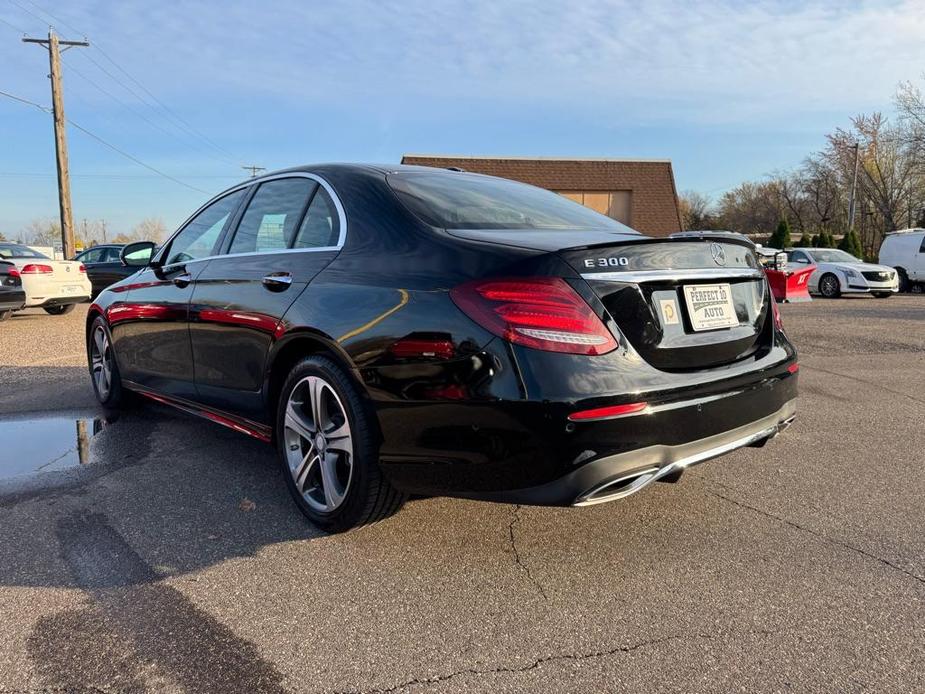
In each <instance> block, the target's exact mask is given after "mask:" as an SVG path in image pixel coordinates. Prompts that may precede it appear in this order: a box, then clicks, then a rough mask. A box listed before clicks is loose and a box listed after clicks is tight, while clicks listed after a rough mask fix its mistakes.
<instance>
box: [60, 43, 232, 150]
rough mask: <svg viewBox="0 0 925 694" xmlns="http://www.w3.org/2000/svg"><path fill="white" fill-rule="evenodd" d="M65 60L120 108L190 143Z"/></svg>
mask: <svg viewBox="0 0 925 694" xmlns="http://www.w3.org/2000/svg"><path fill="white" fill-rule="evenodd" d="M65 62H66V63H67V66H68V69H69V70H70V71H71V72H73V73H74V74H75V75H77V76H78V77H80V78H81V79H83V80H84V81H85V82H87V83H89V84H90V85H91V86H93V87H94V88H96V89H97V90H98V91H99V92H101V93H102V94H105V95H106V96H108V97H109V98H110V99H112V100H113V101H115V102H116V103H117V104H119V105H120V106H121V107H122V108H124V109H125V110H127V111H129V112H130V113H132V114H133V115H135V116H137V117H138V118H140V119H141V120H143V121H144V122H145V123H147V124H148V125H150V126H151V127H152V128H155V129H156V130H158V131H160V132H162V133H164V134H165V135H167V137H172V138H173V139H175V140H176V141H177V142H179V143H180V144H182V145H183V146H184V147H186V146H189V144H190V143H189V142H187V141H186V140H182V139H180V138H179V137H178V136H177V135H176V133H173V132H171V131H170V130H167V129H166V128H165V127H163V126H162V125H160V124H159V123H157V122H155V121H153V120H151V119H150V118H148V117H147V116H146V115H145V114H144V113H142V112H141V111H139V110H137V109H136V108H134V107H133V106H132V105H131V104H129V103H127V102H126V101H124V100H122V99H121V98H119V97H118V96H116V95H115V94H113V93H112V92H111V91H109V90H108V89H105V88H104V87H102V86H101V85H100V84H99V83H98V82H95V81H94V80H92V79H90V78H89V77H88V76H87V75H86V74H84V73H83V72H81V71H80V70H78V69H77V68H76V67H74V65H73V63H72V62H71V61H70V60H67V61H65ZM193 144H195V143H193ZM203 151H204V150H203ZM208 156H213V155H211V154H208ZM213 158H214V157H213Z"/></svg>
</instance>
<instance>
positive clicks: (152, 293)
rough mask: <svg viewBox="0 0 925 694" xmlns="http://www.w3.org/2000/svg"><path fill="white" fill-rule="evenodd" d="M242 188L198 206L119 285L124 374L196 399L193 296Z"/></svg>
mask: <svg viewBox="0 0 925 694" xmlns="http://www.w3.org/2000/svg"><path fill="white" fill-rule="evenodd" d="M245 194H246V189H238V190H236V191H234V192H231V193H229V194H227V195H225V196H223V197H221V198H219V199H218V200H216V201H214V202H211V203H210V204H209V205H207V206H206V207H204V208H203V209H202V210H200V211H199V212H197V213H196V214H195V215H194V216H193V217H192V218H191V219H190V220H189V221H188V222H187V223H186V224H185V225H184V226H183V227H182V229H181V230H180V231H179V232H177V234H175V235H174V237H173V238H172V239H171V240H170V241H168V242H167V243H166V244H165V245H164V248H163V249H161V251H160V252H159V253H158V254H157V256H155V258H154V259H153V261H152V265H151V266H149V267H146V268H145V269H144V270H142V271H141V272H140V273H139V274H138V275H137V276H136V277H135V278H134V281H132V282H131V283H130V284H128V285H126V286H120V287H117V288H115V290H114V291H116V293H117V294H120V295H121V294H123V293H125V294H126V296H125V297H124V298H122V297H121V296H120V297H119V299H118V301H117V303H116V304H115V305H114V306H113V307H112V308H111V309H110V311H109V314H108V315H109V320H110V324H111V326H112V332H113V341H114V344H115V348H116V354H117V355H118V360H119V368H120V370H121V375H122V378H123V379H126V380H129V381H132V382H134V383H136V384H138V385H141V386H144V387H146V388H150V389H153V390H156V391H158V392H161V393H165V394H168V395H173V396H176V397H182V398H189V399H195V397H196V387H195V383H194V378H193V355H192V348H191V346H190V337H189V324H188V318H189V301H190V297H192V295H193V291H194V290H195V287H196V281H197V279H198V278H199V276H200V275H201V274H202V272H203V270H204V269H205V268H206V267H207V266H208V262H209V258H210V257H211V256H213V254H214V253H215V251H216V249H217V248H218V246H219V244H220V240H221V235H222V232H223V231H224V230H225V229H226V228H227V227H228V226H229V225H230V224H231V222H232V220H233V219H234V216H235V213H236V211H237V209H238V207H239V206H240V204H241V202H242V201H243V199H244V198H245Z"/></svg>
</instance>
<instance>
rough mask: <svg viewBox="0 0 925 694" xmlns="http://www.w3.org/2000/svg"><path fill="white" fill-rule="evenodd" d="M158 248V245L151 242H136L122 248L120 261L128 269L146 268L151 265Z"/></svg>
mask: <svg viewBox="0 0 925 694" xmlns="http://www.w3.org/2000/svg"><path fill="white" fill-rule="evenodd" d="M156 248H157V244H156V243H153V242H151V241H136V242H135V243H130V244H127V245H126V246H124V247H123V248H122V251H121V252H120V253H119V260H120V261H122V264H123V265H125V266H126V267H145V266H147V265H149V264H150V263H151V257H152V256H153V255H154V251H155V249H156Z"/></svg>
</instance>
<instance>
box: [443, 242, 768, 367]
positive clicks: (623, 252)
mask: <svg viewBox="0 0 925 694" xmlns="http://www.w3.org/2000/svg"><path fill="white" fill-rule="evenodd" d="M447 233H449V234H451V235H453V236H457V237H460V238H465V239H469V240H475V241H484V242H486V243H491V244H496V245H497V244H500V245H506V246H513V247H517V248H523V249H531V250H536V251H539V252H541V253H543V252H545V253H553V254H555V255H557V256H558V257H560V258H561V259H563V260H564V261H565V262H566V263H567V264H568V265H569V266H570V267H571V268H572V269H573V270H574V271H576V272H577V273H579V274H580V275H581V276H582V278H583V279H584V280H585V281H586V282H587V283H588V285H590V287H591V289H592V290H593V292H594V294H595V295H596V296H597V297H598V298H599V299H600V301H601V303H602V304H603V305H604V308H605V309H606V310H607V312H608V313H609V314H610V317H611V318H613V320H614V322H615V323H616V325H617V326H618V327H619V329H620V332H621V333H622V334H623V336H624V337H625V338H626V340H628V341H629V343H630V344H631V345H632V346H633V347H634V348H635V349H636V351H637V352H639V354H640V355H641V356H642V357H643V358H644V359H645V360H646V361H647V362H649V363H650V364H651V365H652V366H655V367H656V368H659V369H663V370H696V369H704V368H711V367H716V366H721V365H723V364H728V363H732V362H735V361H737V360H740V359H744V358H746V357H748V356H750V355H752V354H754V353H756V352H757V351H759V350H761V349H762V348H769V347H770V343H771V335H772V333H771V331H772V329H773V328H772V327H771V318H770V310H771V309H770V301H772V300H773V299H772V297H771V295H770V291H769V289H768V285H767V281H766V279H765V275H764V272H763V271H762V269H761V267H760V264H759V262H758V259H757V257H756V255H755V252H754V249H753V247H752V246H751V245H750V244H749V243H748V242H747V241H743V240H738V239H730V238H729V237H728V236H724V237H710V236H704V237H698V238H649V237H646V236H643V235H641V234H638V233H635V232H610V231H598V230H568V231H559V230H530V229H517V230H468V229H467V230H458V229H453V230H448V231H447Z"/></svg>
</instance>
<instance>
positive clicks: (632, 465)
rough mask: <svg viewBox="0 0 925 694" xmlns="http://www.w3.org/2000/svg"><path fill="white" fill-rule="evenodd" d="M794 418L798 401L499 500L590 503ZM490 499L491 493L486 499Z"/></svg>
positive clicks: (763, 438)
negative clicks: (720, 430) (741, 422)
mask: <svg viewBox="0 0 925 694" xmlns="http://www.w3.org/2000/svg"><path fill="white" fill-rule="evenodd" d="M795 416H796V401H795V400H791V401H789V402H788V403H786V404H785V405H784V407H782V408H781V409H780V410H778V411H777V412H774V413H773V414H771V415H768V416H767V417H762V418H761V419H758V420H756V421H754V422H751V423H749V424H746V425H744V426H740V427H736V428H735V429H730V430H729V431H725V432H723V433H721V434H715V435H713V436H708V437H706V438H703V439H698V440H695V441H690V442H688V443H684V444H679V445H675V446H664V445H655V446H648V447H646V448H641V449H639V450H635V451H630V452H627V453H620V454H617V455H614V456H609V457H607V458H601V459H599V460H595V461H593V462H591V463H588V464H587V465H584V466H583V467H581V468H579V469H578V470H575V471H574V472H572V473H569V474H567V475H565V476H564V477H561V478H560V479H558V480H554V481H553V482H550V483H548V484H545V485H540V486H537V487H531V488H527V489H519V490H514V491H512V492H508V493H505V494H501V495H498V496H497V497H496V499H497V500H498V501H508V502H510V503H523V504H540V505H571V506H592V505H595V504H600V503H604V502H607V501H615V500H617V499H622V498H625V497H627V496H630V495H631V494H635V493H636V492H639V491H642V490H643V489H645V488H646V487H648V486H649V485H650V484H651V483H653V482H657V481H658V480H659V479H661V478H663V477H667V476H669V475H672V474H674V473H677V472H682V471H684V470H685V469H687V468H688V467H691V466H693V465H697V464H699V463H702V462H705V461H707V460H711V459H713V458H718V457H719V456H722V455H725V454H727V453H731V452H732V451H734V450H737V449H739V448H744V447H746V446H763V445H764V444H765V443H766V442H767V441H769V440H770V439H772V438H774V437H775V436H777V434H779V433H780V432H781V431H783V430H784V429H786V428H787V427H788V426H789V425H790V424H791V422H793V420H794V417H795ZM482 498H486V499H491V498H493V496H488V497H482Z"/></svg>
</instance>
